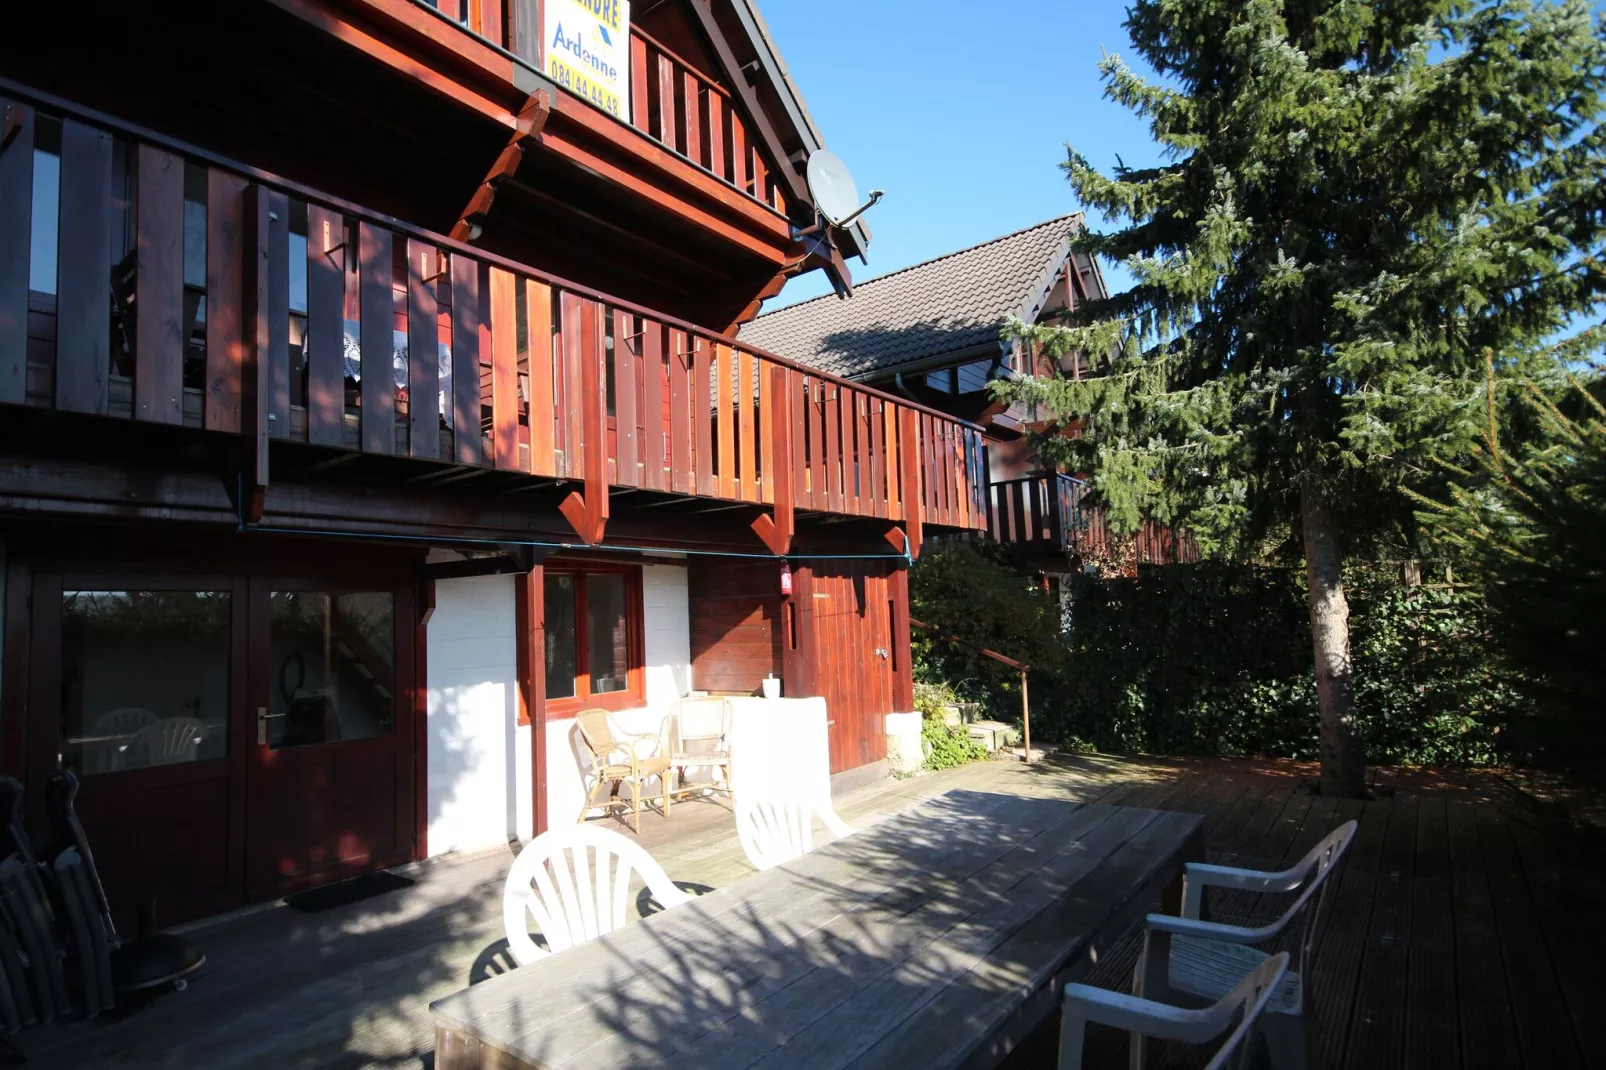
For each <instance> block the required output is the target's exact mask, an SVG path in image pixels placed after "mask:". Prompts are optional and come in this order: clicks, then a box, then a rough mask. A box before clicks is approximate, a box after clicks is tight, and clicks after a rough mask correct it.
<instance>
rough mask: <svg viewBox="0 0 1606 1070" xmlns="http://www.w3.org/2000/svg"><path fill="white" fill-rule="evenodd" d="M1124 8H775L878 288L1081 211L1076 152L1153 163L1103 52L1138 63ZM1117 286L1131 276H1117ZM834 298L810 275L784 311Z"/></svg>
mask: <svg viewBox="0 0 1606 1070" xmlns="http://www.w3.org/2000/svg"><path fill="white" fill-rule="evenodd" d="M1125 8H1126V5H1125V4H1124V3H1120V2H1116V0H1055V2H1048V0H1013V2H1010V3H996V4H992V5H986V4H977V3H975V2H974V0H969V2H963V3H962V2H959V0H924V2H920V3H916V2H913V0H890V2H889V0H870V2H867V0H764V2H763V12H764V18H765V20H766V21H767V22H768V23H769V27H770V30H771V32H772V33H773V34H774V37H775V41H776V43H777V45H778V46H779V47H780V50H781V54H782V55H783V56H784V57H785V59H786V62H787V66H788V67H790V68H791V71H792V77H793V78H794V79H795V81H796V82H797V84H798V86H799V88H800V89H801V90H802V92H803V96H804V99H805V100H807V101H808V105H809V111H810V113H811V114H812V115H813V116H814V122H815V125H816V126H818V127H819V128H820V132H821V134H822V135H824V137H825V142H826V145H827V146H828V147H830V148H831V150H832V151H834V152H835V153H836V154H837V155H838V156H840V157H842V159H843V160H844V161H845V162H846V163H847V165H848V167H849V168H850V169H851V170H852V172H853V177H854V180H855V182H856V183H857V184H858V187H859V191H860V193H861V194H868V192H869V191H870V189H872V188H881V189H885V190H886V191H887V196H886V199H885V200H883V201H882V202H881V203H880V204H879V205H877V206H876V207H875V208H873V209H871V211H870V213H869V215H868V216H867V220H868V222H869V225H870V228H871V230H872V231H873V232H874V240H873V241H872V243H871V246H870V263H869V264H868V265H865V264H861V263H860V262H859V261H858V260H852V261H850V262H849V264H850V266H851V268H852V270H853V273H854V278H855V279H858V280H863V279H868V278H871V277H873V276H876V275H882V274H885V273H886V272H888V271H893V270H896V269H897V268H900V267H906V266H908V265H909V264H915V263H919V262H920V261H922V260H929V259H930V258H932V257H934V256H941V255H942V254H943V253H947V252H952V251H953V250H955V249H960V248H963V247H965V246H967V245H974V244H976V243H977V242H981V241H986V240H987V239H989V238H993V237H997V236H998V235H1000V234H1006V233H1008V232H1010V231H1012V230H1019V229H1020V228H1022V227H1027V226H1031V225H1032V224H1034V223H1040V222H1042V221H1043V220H1045V219H1052V218H1053V217H1054V216H1056V215H1061V214H1063V213H1065V212H1069V211H1072V210H1074V209H1075V208H1076V207H1077V204H1076V199H1075V197H1074V196H1073V194H1072V193H1071V189H1070V186H1069V184H1067V183H1066V181H1065V176H1064V172H1063V171H1061V170H1060V168H1059V166H1058V165H1059V163H1060V162H1061V161H1062V160H1063V159H1064V158H1065V148H1064V146H1065V143H1066V142H1067V141H1068V142H1070V143H1071V144H1073V145H1075V146H1076V148H1077V149H1078V151H1080V152H1081V153H1083V155H1085V156H1087V158H1088V159H1089V160H1091V161H1092V162H1093V163H1094V164H1095V165H1097V166H1099V167H1101V168H1109V167H1111V166H1113V165H1114V163H1115V157H1116V154H1117V153H1119V154H1120V155H1121V157H1122V158H1123V159H1124V160H1125V161H1126V162H1127V163H1128V164H1142V163H1152V162H1154V161H1156V160H1157V159H1158V154H1157V152H1156V150H1155V148H1154V146H1153V144H1152V143H1151V142H1150V141H1149V137H1148V130H1147V126H1146V124H1145V123H1143V122H1142V121H1140V120H1138V119H1136V118H1134V117H1133V116H1132V115H1131V114H1130V113H1128V112H1126V111H1124V110H1123V109H1121V108H1119V107H1117V106H1116V105H1115V104H1113V103H1110V102H1108V101H1106V100H1104V99H1103V96H1102V86H1101V84H1100V82H1099V75H1098V66H1097V65H1098V61H1099V57H1100V54H1101V53H1100V46H1103V47H1104V48H1107V49H1108V50H1109V51H1111V52H1120V53H1122V54H1124V55H1125V56H1126V58H1127V60H1128V62H1131V63H1134V64H1135V63H1136V59H1135V57H1134V56H1133V55H1132V54H1131V49H1130V48H1129V47H1128V45H1127V38H1126V33H1125V31H1123V30H1122V28H1121V21H1122V19H1123V18H1124V17H1125ZM1105 269H1106V272H1107V278H1108V279H1109V282H1110V285H1111V286H1112V287H1120V286H1122V285H1123V282H1124V278H1123V275H1124V273H1121V272H1116V271H1111V266H1110V265H1108V264H1106V265H1105ZM828 290H829V285H828V284H827V283H826V281H825V277H824V275H823V273H821V272H818V271H814V272H810V273H809V274H807V275H804V276H802V277H800V278H797V279H794V280H792V281H791V282H790V283H788V285H787V287H786V289H785V291H783V292H782V294H781V296H780V297H778V298H777V299H775V300H774V301H772V302H770V303H769V306H768V307H769V308H772V309H773V308H778V307H780V306H781V305H784V304H790V303H791V302H793V301H798V300H802V299H804V298H807V297H813V296H815V295H817V294H820V293H825V292H827V291H828Z"/></svg>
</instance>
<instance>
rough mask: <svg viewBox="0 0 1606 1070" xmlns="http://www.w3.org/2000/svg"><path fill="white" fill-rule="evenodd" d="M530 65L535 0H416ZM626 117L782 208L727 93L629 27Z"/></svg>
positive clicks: (537, 63) (537, 40) (538, 63)
mask: <svg viewBox="0 0 1606 1070" xmlns="http://www.w3.org/2000/svg"><path fill="white" fill-rule="evenodd" d="M418 2H420V3H422V4H424V5H425V6H427V7H430V8H433V9H434V10H435V11H437V12H439V13H440V14H441V15H443V16H445V17H446V19H447V20H448V21H451V22H454V23H457V24H458V25H460V26H462V27H463V28H464V29H466V30H468V31H469V32H470V33H474V34H477V35H478V36H480V37H482V38H484V39H485V40H487V41H489V42H490V43H492V44H494V45H496V46H497V47H499V48H502V49H504V50H506V51H507V52H509V53H511V54H512V55H513V56H515V57H516V58H518V59H520V60H522V61H523V62H524V63H526V64H528V65H529V66H531V67H533V68H534V69H535V70H538V71H539V70H542V69H543V68H544V62H543V55H542V48H543V43H542V41H541V35H540V32H539V31H538V29H537V27H538V26H539V19H540V4H539V2H538V0H510V2H509V3H507V5H506V6H505V7H504V6H503V4H501V3H500V2H493V0H418ZM630 97H631V99H630V115H629V117H628V120H627V121H628V122H629V124H630V125H631V126H633V127H635V128H636V129H637V130H639V131H641V132H642V133H643V134H646V135H647V136H648V137H650V138H652V139H653V140H654V141H656V142H658V143H659V144H661V145H663V146H664V147H665V148H667V149H669V150H670V151H672V152H675V153H678V154H680V155H681V156H683V157H685V158H686V159H687V160H689V161H691V162H692V163H694V164H696V165H697V166H698V167H700V168H702V169H703V170H705V171H708V172H709V173H711V174H713V175H714V176H715V177H716V178H718V179H720V180H721V181H723V182H725V183H727V184H728V185H731V186H734V187H735V188H736V189H739V190H741V191H742V192H743V193H745V194H747V195H748V196H750V197H753V198H754V199H755V200H758V201H761V202H763V203H764V204H767V205H769V206H770V207H771V208H773V209H775V210H776V211H777V212H780V213H781V214H783V215H784V214H785V213H786V197H785V193H784V191H783V190H782V188H781V184H780V183H778V182H776V181H775V177H774V175H772V174H771V173H770V170H769V167H768V166H767V165H766V163H765V161H764V157H763V154H762V153H760V152H759V151H758V147H757V144H756V141H755V139H754V138H753V137H751V136H750V135H749V131H748V127H747V123H746V121H745V120H744V119H743V118H742V116H741V114H740V112H739V110H738V109H737V107H736V106H735V104H734V102H733V101H732V100H731V97H730V93H729V92H727V91H726V90H725V88H724V87H722V86H721V85H719V84H718V83H717V82H715V81H713V80H712V79H710V78H708V77H706V76H704V75H703V74H702V73H701V72H700V71H698V70H697V69H696V68H694V67H693V66H692V65H691V64H689V63H687V62H686V61H685V60H684V59H682V58H680V57H679V56H677V55H675V53H674V52H672V51H670V50H669V49H668V48H666V47H665V46H664V45H662V44H660V43H659V42H657V41H655V40H653V39H652V37H650V36H648V35H647V34H646V33H644V32H643V31H641V30H640V29H638V28H637V27H635V26H632V27H631V28H630Z"/></svg>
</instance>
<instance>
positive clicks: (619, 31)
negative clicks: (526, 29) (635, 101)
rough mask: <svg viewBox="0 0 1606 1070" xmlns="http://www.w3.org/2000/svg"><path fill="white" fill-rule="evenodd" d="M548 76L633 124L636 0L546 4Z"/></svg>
mask: <svg viewBox="0 0 1606 1070" xmlns="http://www.w3.org/2000/svg"><path fill="white" fill-rule="evenodd" d="M542 34H543V43H544V46H545V51H546V74H547V77H548V78H550V79H552V80H553V81H554V82H556V83H557V84H558V85H560V86H562V87H563V88H564V89H567V90H568V91H569V92H571V93H574V94H575V95H577V96H581V97H584V98H585V99H587V100H589V101H590V102H591V103H593V104H595V105H596V106H597V107H599V108H601V109H602V110H603V111H605V112H607V113H608V114H609V115H612V116H615V117H617V118H619V119H623V120H624V121H625V122H629V121H630V111H629V109H630V0H546V4H545V5H544V19H543V24H542Z"/></svg>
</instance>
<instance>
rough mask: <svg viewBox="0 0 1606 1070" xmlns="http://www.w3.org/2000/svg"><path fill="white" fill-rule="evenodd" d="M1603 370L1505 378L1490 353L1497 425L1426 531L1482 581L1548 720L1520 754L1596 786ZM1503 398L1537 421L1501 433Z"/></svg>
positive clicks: (1600, 707) (1437, 503) (1605, 570)
mask: <svg viewBox="0 0 1606 1070" xmlns="http://www.w3.org/2000/svg"><path fill="white" fill-rule="evenodd" d="M1602 372H1603V369H1601V368H1590V369H1587V370H1586V369H1580V374H1579V375H1576V376H1575V375H1568V376H1567V377H1566V381H1564V382H1562V383H1535V382H1533V381H1532V380H1521V381H1517V382H1504V383H1500V382H1497V381H1496V379H1495V375H1494V366H1493V361H1492V360H1491V361H1490V364H1489V369H1488V379H1489V385H1490V390H1489V396H1490V406H1489V410H1490V413H1489V423H1488V426H1487V428H1486V429H1485V431H1484V436H1483V442H1482V443H1481V447H1482V448H1481V449H1479V450H1478V455H1477V457H1476V458H1475V463H1474V465H1473V467H1471V468H1470V469H1468V470H1467V471H1465V472H1462V473H1458V474H1459V475H1460V476H1461V478H1460V479H1458V480H1456V482H1455V483H1453V484H1451V485H1450V487H1449V488H1447V489H1448V494H1447V495H1446V496H1445V497H1444V498H1442V499H1438V500H1435V499H1431V498H1427V497H1425V496H1424V497H1423V498H1422V500H1421V504H1422V506H1423V513H1422V519H1423V520H1424V522H1425V523H1424V526H1425V528H1426V530H1427V532H1428V534H1429V535H1430V536H1432V537H1433V539H1434V541H1435V542H1437V543H1438V544H1439V545H1440V546H1442V547H1443V548H1445V550H1446V551H1447V552H1448V555H1449V556H1451V557H1453V558H1455V559H1456V560H1457V561H1458V562H1461V563H1464V564H1465V565H1467V566H1470V572H1471V574H1472V575H1475V576H1477V577H1478V578H1479V579H1480V580H1481V581H1482V584H1483V588H1484V592H1485V597H1486V599H1487V601H1488V606H1489V620H1490V625H1491V631H1492V632H1493V635H1494V638H1495V639H1496V641H1497V642H1498V644H1499V646H1500V648H1501V650H1502V651H1503V653H1504V656H1505V658H1506V660H1507V661H1508V662H1509V663H1510V665H1511V667H1512V668H1514V669H1515V670H1516V675H1515V677H1514V679H1515V682H1516V684H1517V686H1518V687H1519V688H1520V689H1521V690H1522V691H1523V692H1524V693H1525V694H1526V695H1527V696H1528V697H1529V698H1530V699H1532V700H1533V702H1534V706H1535V708H1536V709H1537V710H1538V711H1540V712H1541V713H1542V715H1543V716H1541V717H1539V718H1536V719H1534V721H1533V723H1532V724H1529V725H1526V726H1523V725H1519V726H1517V727H1518V728H1519V729H1521V728H1524V727H1526V728H1527V731H1526V732H1525V733H1524V732H1520V731H1519V733H1518V739H1517V740H1516V742H1515V746H1516V747H1517V748H1519V753H1523V756H1524V757H1528V758H1533V759H1538V760H1540V761H1541V762H1542V763H1544V764H1547V765H1551V766H1556V767H1562V768H1568V769H1571V770H1573V771H1574V772H1577V773H1581V774H1584V775H1585V776H1587V777H1588V778H1589V779H1591V780H1593V781H1595V782H1597V783H1598V782H1599V781H1600V780H1601V779H1602V774H1601V771H1600V758H1601V749H1602V743H1603V737H1602V732H1601V725H1600V718H1601V714H1602V712H1603V711H1606V662H1603V661H1602V659H1601V651H1602V650H1603V649H1606V402H1603V401H1602V400H1601V399H1602V398H1606V375H1603V374H1602ZM1496 399H1498V401H1499V402H1500V403H1503V404H1509V405H1514V406H1516V407H1517V408H1518V409H1519V412H1518V415H1519V416H1525V417H1527V418H1528V419H1527V420H1526V421H1521V422H1522V423H1529V424H1531V426H1528V427H1522V426H1520V425H1519V427H1518V428H1515V429H1513V430H1516V431H1518V432H1519V433H1515V434H1505V435H1502V433H1501V421H1499V420H1498V419H1497V418H1496ZM1513 422H1516V421H1513ZM1522 432H1526V433H1522ZM1508 745H1509V744H1508ZM1524 752H1525V753H1524Z"/></svg>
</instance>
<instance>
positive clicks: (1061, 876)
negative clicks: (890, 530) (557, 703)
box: [430, 791, 1204, 1070]
mask: <svg viewBox="0 0 1606 1070" xmlns="http://www.w3.org/2000/svg"><path fill="white" fill-rule="evenodd" d="M1203 851H1204V845H1203V842H1202V838H1201V835H1200V818H1199V817H1198V816H1197V815H1194V814H1183V813H1174V812H1166V811H1158V810H1141V809H1135V808H1132V807H1122V806H1102V805H1097V804H1081V803H1075V802H1071V801H1069V800H1060V799H1042V798H1025V797H1020V796H1014V795H999V794H991V793H984V792H974V791H953V792H949V793H948V794H947V795H943V796H940V797H938V798H936V799H932V800H929V801H927V802H925V803H922V804H920V805H918V806H915V807H912V808H911V809H909V810H905V811H903V812H902V813H900V814H897V815H894V816H893V817H890V818H888V819H886V820H885V821H883V822H881V823H880V824H878V825H875V826H873V827H871V828H869V829H866V830H864V831H862V832H860V833H858V834H857V835H854V836H851V837H847V838H845V839H840V840H837V841H835V842H834V843H831V844H828V845H826V846H825V847H822V848H820V849H818V850H816V851H814V852H812V853H810V854H808V855H805V856H803V857H802V858H799V859H797V860H796V861H794V862H791V863H788V864H786V865H784V866H780V867H777V868H775V869H772V870H768V871H766V872H763V873H758V874H755V875H753V876H752V877H749V878H746V879H744V880H741V881H739V882H737V883H736V884H733V885H730V886H728V887H725V888H722V889H720V890H718V891H716V892H713V893H711V894H709V895H706V896H703V897H701V898H699V899H697V900H696V901H694V902H692V903H689V904H687V905H684V906H680V907H676V908H674V909H673V910H667V911H663V912H660V913H657V914H654V915H652V916H650V917H647V918H645V919H643V920H642V921H640V922H638V923H636V924H633V925H630V926H627V927H626V928H624V929H621V930H619V931H617V932H614V933H611V934H609V935H607V936H604V937H602V938H600V939H597V940H593V941H591V942H589V943H586V944H581V945H580V946H578V947H574V948H571V949H569V950H567V951H564V952H561V953H559V954H557V955H554V956H553V957H552V958H550V959H547V960H545V961H542V962H540V963H535V964H532V965H529V966H525V967H523V968H521V969H517V970H514V971H512V972H511V973H507V974H503V975H501V976H498V977H494V978H491V979H490V980H487V981H485V982H483V983H481V984H478V985H476V986H474V987H473V988H469V989H466V990H465V991H462V992H458V993H456V994H454V995H451V996H448V997H446V998H445V999H442V1000H438V1001H436V1002H435V1003H433V1004H431V1006H430V1010H431V1011H432V1012H433V1013H434V1016H435V1023H436V1025H435V1037H436V1048H435V1068H436V1070H493V1068H495V1070H516V1068H524V1067H529V1068H543V1070H557V1068H559V1067H597V1066H650V1065H658V1064H664V1065H670V1066H675V1067H677V1068H684V1067H707V1068H715V1067H717V1068H726V1067H729V1068H737V1067H744V1068H745V1067H776V1068H787V1070H805V1068H812V1067H820V1068H824V1067H886V1066H907V1067H922V1068H924V1067H960V1066H967V1067H968V1066H991V1065H994V1064H996V1063H997V1062H998V1061H999V1060H1001V1059H1002V1058H1003V1057H1004V1056H1005V1055H1006V1054H1007V1053H1008V1052H1009V1050H1010V1049H1011V1048H1012V1047H1013V1046H1014V1045H1015V1044H1017V1043H1018V1042H1019V1041H1020V1040H1021V1039H1022V1038H1023V1037H1024V1036H1025V1035H1026V1034H1027V1033H1028V1032H1030V1031H1031V1029H1032V1028H1033V1027H1035V1026H1036V1025H1038V1024H1039V1023H1041V1022H1042V1021H1043V1019H1044V1018H1046V1017H1047V1016H1049V1015H1051V1014H1058V1011H1059V1006H1058V1003H1059V991H1060V988H1061V987H1062V986H1063V985H1064V984H1065V983H1066V982H1067V981H1071V980H1075V979H1076V978H1077V977H1079V976H1080V975H1082V974H1083V973H1084V972H1085V971H1086V970H1087V969H1089V968H1090V967H1091V965H1092V963H1093V961H1094V960H1096V959H1097V958H1098V957H1099V956H1101V955H1102V954H1103V953H1104V951H1105V949H1107V948H1108V947H1110V946H1111V944H1113V943H1114V941H1115V940H1117V939H1118V938H1119V937H1120V935H1121V934H1122V932H1124V931H1125V929H1126V928H1127V926H1128V925H1129V924H1130V923H1131V922H1132V921H1134V920H1135V919H1136V918H1138V917H1139V916H1140V915H1141V914H1142V913H1143V912H1144V911H1146V910H1148V909H1149V908H1150V905H1151V904H1152V903H1153V902H1154V900H1155V899H1156V898H1159V897H1161V896H1162V893H1163V894H1164V897H1165V899H1166V900H1167V901H1168V903H1167V905H1168V906H1169V908H1170V909H1171V910H1172V911H1173V912H1175V910H1176V908H1177V906H1179V905H1180V892H1181V888H1180V885H1181V874H1182V865H1183V863H1184V862H1186V861H1194V860H1199V859H1202V858H1203Z"/></svg>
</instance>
